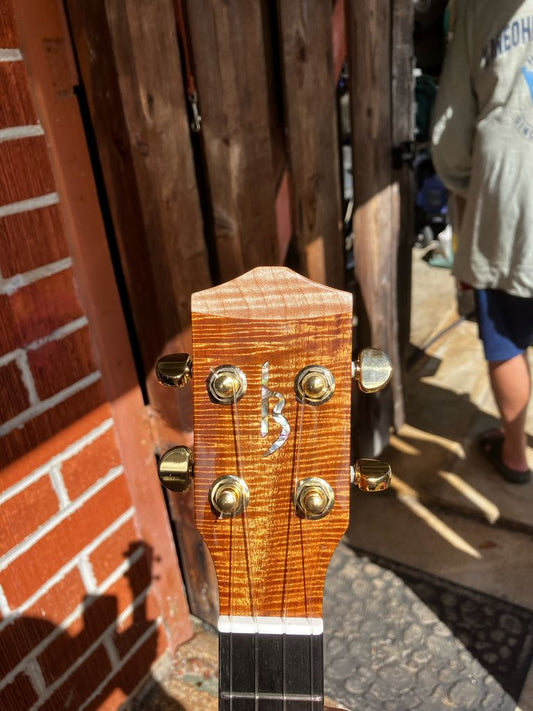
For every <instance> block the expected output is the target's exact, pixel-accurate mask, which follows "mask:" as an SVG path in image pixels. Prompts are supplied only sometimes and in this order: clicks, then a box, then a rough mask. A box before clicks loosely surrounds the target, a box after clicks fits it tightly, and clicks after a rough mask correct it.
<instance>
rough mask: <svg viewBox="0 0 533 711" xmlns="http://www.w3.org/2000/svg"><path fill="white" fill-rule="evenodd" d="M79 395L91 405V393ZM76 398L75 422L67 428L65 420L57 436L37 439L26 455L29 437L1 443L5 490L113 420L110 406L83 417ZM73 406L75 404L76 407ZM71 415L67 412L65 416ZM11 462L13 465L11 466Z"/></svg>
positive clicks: (13, 437) (10, 437)
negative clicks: (89, 400) (109, 420)
mask: <svg viewBox="0 0 533 711" xmlns="http://www.w3.org/2000/svg"><path fill="white" fill-rule="evenodd" d="M98 393H100V394H101V391H100V389H99V388H98V387H97V388H96V394H98ZM78 395H79V396H83V401H82V402H84V403H85V404H88V395H89V397H90V396H91V393H90V392H89V393H86V392H85V391H84V392H83V393H78ZM77 397H78V396H76V395H74V396H73V397H72V398H69V400H68V403H69V407H74V409H75V410H76V411H77V412H78V414H77V416H76V418H75V419H74V422H71V424H68V419H67V420H65V423H64V424H63V426H62V427H61V428H60V429H59V431H58V432H57V434H55V435H49V436H48V437H45V436H43V437H41V441H40V442H39V439H37V440H36V441H35V443H34V444H33V446H28V447H27V449H26V453H24V451H25V449H24V446H25V445H26V443H27V442H28V440H29V439H30V437H29V436H28V435H25V436H24V437H23V438H22V439H21V438H20V436H19V434H17V432H18V430H17V432H15V433H11V434H9V435H7V436H6V437H3V438H2V439H0V462H2V464H0V466H3V469H2V488H4V489H7V488H8V487H9V486H12V485H13V484H15V483H16V482H17V481H20V480H21V479H22V478H24V477H25V476H27V475H28V474H30V473H31V472H32V471H34V470H35V469H37V467H40V466H42V465H43V464H46V463H47V462H49V461H50V459H52V457H54V456H55V455H57V454H60V453H61V452H62V451H63V450H64V449H66V448H67V447H68V446H70V445H71V444H73V443H74V442H76V441H77V440H79V439H80V438H81V437H84V436H85V435H86V434H87V433H88V432H90V431H91V430H93V429H94V428H95V427H98V426H99V425H101V424H102V422H104V420H106V419H107V418H109V417H110V416H111V408H110V407H109V403H107V402H104V403H103V404H100V405H96V406H93V407H91V408H87V409H88V410H89V411H88V412H87V413H86V414H85V415H83V414H80V407H79V405H78V404H76V403H77ZM101 399H102V398H100V400H101ZM72 403H74V405H73V404H72ZM56 409H57V408H56ZM68 414H69V413H68V411H67V412H66V413H65V415H68ZM42 427H43V428H44V427H45V425H44V424H43V425H42ZM37 434H38V433H37ZM42 434H43V435H44V434H45V433H44V432H43V433H42ZM2 454H3V456H2ZM13 460H15V461H13ZM8 462H12V463H11V464H8Z"/></svg>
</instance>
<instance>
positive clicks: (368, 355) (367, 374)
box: [352, 348, 392, 393]
mask: <svg viewBox="0 0 533 711" xmlns="http://www.w3.org/2000/svg"><path fill="white" fill-rule="evenodd" d="M391 376H392V364H391V362H390V358H389V356H388V355H387V354H386V353H383V351H380V350H379V349H378V348H363V350H362V351H361V352H360V353H359V355H358V356H357V360H356V361H355V363H352V377H353V378H354V379H355V380H357V383H358V385H359V390H362V391H363V392H364V393H376V392H378V390H382V389H383V388H384V387H385V385H387V384H388V382H389V380H390V379H391Z"/></svg>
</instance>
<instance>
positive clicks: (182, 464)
mask: <svg viewBox="0 0 533 711" xmlns="http://www.w3.org/2000/svg"><path fill="white" fill-rule="evenodd" d="M193 467H194V457H193V453H192V449H190V448H189V447H173V448H172V449H169V450H168V452H165V454H163V456H162V457H161V459H160V460H159V466H158V473H159V480H160V481H161V483H162V484H163V486H165V487H166V488H167V489H169V490H170V491H174V492H175V493H179V494H181V493H183V492H184V491H187V489H188V488H189V487H190V485H191V483H192V477H193Z"/></svg>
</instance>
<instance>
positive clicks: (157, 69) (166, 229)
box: [67, 0, 216, 619]
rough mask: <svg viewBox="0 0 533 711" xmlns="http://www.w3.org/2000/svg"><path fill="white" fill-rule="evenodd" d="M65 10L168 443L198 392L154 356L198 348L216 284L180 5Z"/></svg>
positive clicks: (112, 4) (190, 540) (181, 510)
mask: <svg viewBox="0 0 533 711" xmlns="http://www.w3.org/2000/svg"><path fill="white" fill-rule="evenodd" d="M67 8H68V12H69V19H70V24H71V28H72V32H73V38H74V42H75V46H76V51H77V55H78V63H79V67H80V71H81V76H82V81H83V86H84V90H85V92H86V96H87V102H88V106H89V111H90V118H91V122H92V128H93V130H94V133H95V137H96V143H97V146H98V156H99V159H100V165H101V170H102V175H103V180H104V182H105V193H106V197H107V200H108V205H109V215H108V217H109V221H108V226H109V224H111V222H112V229H113V231H114V234H115V236H116V241H117V246H118V252H119V255H120V264H121V267H122V269H123V271H124V278H125V285H126V288H127V294H128V299H129V304H130V306H131V310H132V315H133V321H134V325H135V330H136V335H137V338H138V345H139V348H140V351H141V357H142V368H143V372H144V374H145V377H146V387H147V391H148V395H149V399H150V402H151V404H152V410H151V422H152V431H153V435H154V439H155V444H156V449H159V450H160V451H162V450H165V449H166V448H168V447H169V446H171V445H174V444H177V443H183V444H187V443H190V442H191V441H192V412H191V394H190V392H189V393H187V392H186V393H180V395H179V396H178V395H177V394H176V393H175V392H174V391H171V390H166V389H165V388H163V387H162V386H160V385H159V384H158V383H157V382H156V381H155V377H154V365H155V362H156V360H157V358H158V357H159V356H160V355H162V354H163V353H167V352H169V351H172V350H176V351H189V350H190V347H191V345H190V294H191V292H192V290H193V289H198V288H200V287H201V286H202V285H204V286H208V285H209V284H210V276H209V270H208V260H207V250H206V247H205V243H204V237H203V222H202V214H201V210H200V202H199V196H198V191H197V185H196V175H195V167H194V161H193V155H192V148H191V143H190V135H189V126H188V119H187V113H186V107H185V98H184V91H183V78H182V74H181V64H180V56H179V50H178V43H177V37H176V30H175V22H174V11H173V7H172V2H171V0H147V2H143V3H142V5H139V3H137V2H134V1H133V0H112V1H111V0H96V1H95V2H91V3H86V2H83V0H67ZM173 511H175V512H177V513H176V516H177V518H178V519H179V528H180V536H181V538H180V542H181V543H183V541H185V544H184V545H183V547H182V549H181V553H182V560H183V564H184V567H185V568H188V567H189V566H191V567H194V566H197V565H198V563H197V556H196V549H197V546H198V545H200V544H199V539H198V536H197V533H196V531H195V529H194V527H193V525H192V521H190V520H189V518H188V516H189V511H190V509H189V507H188V506H187V502H186V500H185V501H183V500H181V499H180V500H177V503H176V505H175V506H174V507H173ZM203 573H204V574H205V576H204V581H203V582H202V584H201V585H199V587H198V588H197V589H195V590H190V589H189V591H188V592H189V600H190V603H191V608H192V609H193V611H196V607H195V602H196V599H198V600H199V601H201V600H202V597H203V593H202V590H203V587H204V585H205V581H206V580H207V581H208V583H207V584H208V585H211V586H212V585H213V584H214V581H213V580H212V579H211V578H210V570H209V569H207V568H206V569H205V570H204V571H203ZM199 577H202V576H199ZM198 610H200V611H203V610H204V607H203V603H202V602H198ZM211 614H212V618H211V619H214V617H215V616H216V611H215V610H212V611H211Z"/></svg>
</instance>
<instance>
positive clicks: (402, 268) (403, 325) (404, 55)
mask: <svg viewBox="0 0 533 711" xmlns="http://www.w3.org/2000/svg"><path fill="white" fill-rule="evenodd" d="M413 30H414V4H413V2H412V0H394V2H392V143H393V145H394V146H398V145H400V144H401V143H403V142H405V141H413V140H414V125H415V117H414V110H415V103H414V74H413V70H414V45H413ZM394 179H395V181H396V185H397V190H398V194H399V201H400V205H399V218H400V221H399V226H398V230H399V234H398V237H397V242H398V260H397V266H398V280H397V299H398V351H399V360H400V363H401V367H402V375H404V373H405V363H406V358H407V352H408V346H409V336H410V324H411V250H412V247H413V241H414V229H415V228H414V204H415V184H414V173H413V170H412V167H411V166H409V165H407V164H405V165H404V166H402V168H401V169H400V170H398V171H396V173H395V174H394ZM395 395H396V397H395V403H394V425H395V427H396V429H399V428H400V427H401V426H402V424H403V423H404V420H405V406H404V402H403V392H397V393H395Z"/></svg>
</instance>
